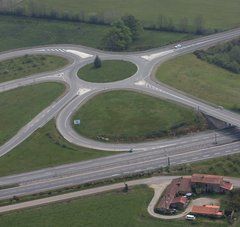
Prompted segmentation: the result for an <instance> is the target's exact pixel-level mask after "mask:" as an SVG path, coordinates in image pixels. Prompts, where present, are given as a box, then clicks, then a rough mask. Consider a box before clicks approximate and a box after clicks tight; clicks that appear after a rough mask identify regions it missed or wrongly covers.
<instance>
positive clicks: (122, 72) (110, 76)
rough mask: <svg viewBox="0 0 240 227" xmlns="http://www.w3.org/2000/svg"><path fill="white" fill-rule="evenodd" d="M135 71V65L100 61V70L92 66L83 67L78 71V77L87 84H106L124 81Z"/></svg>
mask: <svg viewBox="0 0 240 227" xmlns="http://www.w3.org/2000/svg"><path fill="white" fill-rule="evenodd" d="M136 71H137V67H136V65H134V64H133V63H131V62H126V61H117V60H108V61H102V66H101V67H100V68H95V67H94V65H93V64H89V65H86V66H84V67H83V68H81V69H80V70H79V71H78V77H79V78H81V79H83V80H86V81H89V82H95V83H107V82H114V81H118V80H123V79H126V78H128V77H130V76H132V75H133V74H134V73H135V72H136Z"/></svg>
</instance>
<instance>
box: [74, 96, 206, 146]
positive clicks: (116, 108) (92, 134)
mask: <svg viewBox="0 0 240 227" xmlns="http://www.w3.org/2000/svg"><path fill="white" fill-rule="evenodd" d="M73 119H80V120H81V124H80V125H75V126H74V128H75V130H76V131H77V132H78V133H80V134H81V135H83V136H86V137H89V138H92V139H100V140H101V141H109V142H139V141H144V140H151V139H156V138H163V137H168V136H173V135H179V134H184V133H187V132H191V131H196V130H203V129H205V128H206V123H205V121H204V119H203V118H202V117H201V116H198V115H196V113H194V112H193V111H192V110H190V109H187V108H185V107H183V106H179V105H177V104H174V103H170V102H167V101H164V100H161V99H157V98H154V97H151V96H148V95H144V94H140V93H136V92H131V91H112V92H107V93H103V94H100V95H98V96H96V97H95V98H92V99H91V100H90V101H88V102H87V103H86V104H84V105H83V106H82V107H81V108H80V109H79V110H78V111H77V112H76V114H75V115H74V116H73Z"/></svg>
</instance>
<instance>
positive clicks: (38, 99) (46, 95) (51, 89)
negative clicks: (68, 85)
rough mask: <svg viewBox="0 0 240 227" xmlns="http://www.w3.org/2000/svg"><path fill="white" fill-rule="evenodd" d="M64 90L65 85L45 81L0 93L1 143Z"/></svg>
mask: <svg viewBox="0 0 240 227" xmlns="http://www.w3.org/2000/svg"><path fill="white" fill-rule="evenodd" d="M63 91H64V85H62V84H57V83H43V84H38V85H32V86H27V87H22V88H17V89H15V90H11V91H7V92H3V93H1V94H0V125H1V131H0V144H3V143H4V142H6V141H7V140H9V139H10V138H11V137H12V136H14V135H15V134H16V133H17V131H18V130H19V129H20V128H21V127H22V126H24V125H25V124H27V123H28V122H29V121H30V120H31V119H32V118H33V117H34V116H36V115H37V114H38V113H40V112H41V111H42V110H43V109H44V108H46V107H47V106H49V105H50V103H51V102H53V101H54V100H55V99H57V97H59V96H60V95H61V94H62V93H63Z"/></svg>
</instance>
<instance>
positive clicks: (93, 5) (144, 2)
mask: <svg viewBox="0 0 240 227" xmlns="http://www.w3.org/2000/svg"><path fill="white" fill-rule="evenodd" d="M29 1H30V0H24V1H23V2H22V4H25V5H26V3H27V2H29ZM31 1H32V0H31ZM34 1H37V0H34ZM41 2H42V3H45V5H46V6H47V8H51V9H54V10H57V11H60V12H64V11H68V12H72V13H77V14H79V13H80V12H85V16H86V17H89V16H92V15H95V14H102V15H103V16H105V17H106V18H108V17H110V16H111V15H117V16H121V15H124V14H126V13H127V14H133V15H134V16H136V17H137V18H138V19H140V20H142V21H144V22H145V24H152V23H157V21H158V20H159V16H160V15H163V16H166V17H169V18H172V20H173V22H174V23H179V19H181V18H183V17H186V18H188V20H189V23H193V21H194V19H195V18H196V16H202V17H203V18H204V21H205V26H206V27H207V28H222V29H225V28H231V27H234V26H239V25H240V17H239V12H240V0H230V1H226V0H191V1H189V0H124V1H118V0H101V1H99V0H91V1H89V0H68V1H65V0H42V1H41Z"/></svg>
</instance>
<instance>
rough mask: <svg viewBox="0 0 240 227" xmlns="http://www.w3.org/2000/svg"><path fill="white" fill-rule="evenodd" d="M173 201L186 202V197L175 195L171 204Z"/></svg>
mask: <svg viewBox="0 0 240 227" xmlns="http://www.w3.org/2000/svg"><path fill="white" fill-rule="evenodd" d="M173 203H182V204H186V203H187V198H186V197H183V196H180V197H175V198H174V199H173V200H172V202H171V204H173Z"/></svg>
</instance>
